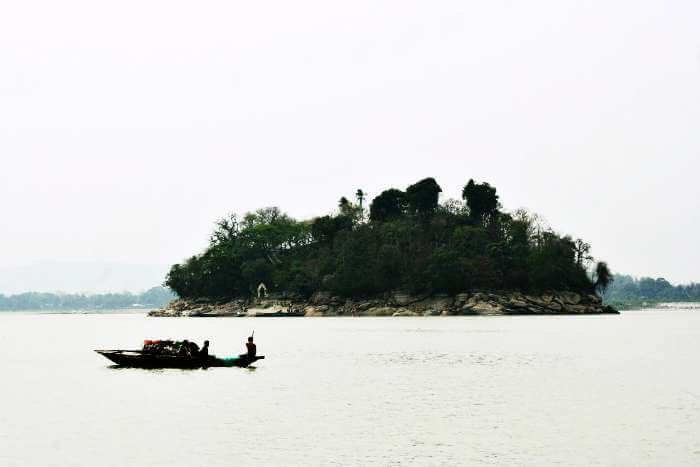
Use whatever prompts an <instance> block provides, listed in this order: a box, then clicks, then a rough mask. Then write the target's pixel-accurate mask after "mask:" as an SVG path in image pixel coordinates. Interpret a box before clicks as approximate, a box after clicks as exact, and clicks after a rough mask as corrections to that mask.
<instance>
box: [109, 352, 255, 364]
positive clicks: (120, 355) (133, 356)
mask: <svg viewBox="0 0 700 467" xmlns="http://www.w3.org/2000/svg"><path fill="white" fill-rule="evenodd" d="M95 352H97V353H98V354H100V355H102V356H103V357H105V358H107V359H108V360H111V361H112V362H114V363H116V364H117V365H119V366H124V367H134V368H209V367H243V368H245V367H247V366H248V365H250V364H251V363H253V362H256V361H258V360H262V359H263V358H265V356H264V355H257V356H255V357H252V358H251V357H248V356H247V355H239V356H237V357H217V356H216V355H209V356H208V357H207V358H197V357H194V358H193V357H183V356H180V355H167V354H156V353H152V352H144V351H143V350H95Z"/></svg>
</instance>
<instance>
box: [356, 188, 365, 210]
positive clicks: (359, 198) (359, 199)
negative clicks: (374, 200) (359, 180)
mask: <svg viewBox="0 0 700 467" xmlns="http://www.w3.org/2000/svg"><path fill="white" fill-rule="evenodd" d="M355 197H356V198H357V202H358V203H359V204H360V209H362V202H363V201H364V200H365V192H364V191H362V190H361V189H358V190H357V191H356V192H355Z"/></svg>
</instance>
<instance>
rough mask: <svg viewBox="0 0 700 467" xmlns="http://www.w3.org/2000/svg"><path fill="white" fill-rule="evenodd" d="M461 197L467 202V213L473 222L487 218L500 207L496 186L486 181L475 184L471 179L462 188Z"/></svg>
mask: <svg viewBox="0 0 700 467" xmlns="http://www.w3.org/2000/svg"><path fill="white" fill-rule="evenodd" d="M462 199H463V200H465V201H466V202H467V206H468V207H469V215H470V217H471V218H472V220H474V221H475V222H482V221H484V220H487V219H488V218H490V217H492V216H493V215H494V214H496V213H497V212H498V209H499V208H500V207H501V205H500V203H499V202H498V195H497V194H496V188H494V187H492V186H491V185H489V184H488V183H486V182H484V183H480V184H476V183H474V180H473V179H469V182H468V183H467V184H466V185H465V186H464V189H462Z"/></svg>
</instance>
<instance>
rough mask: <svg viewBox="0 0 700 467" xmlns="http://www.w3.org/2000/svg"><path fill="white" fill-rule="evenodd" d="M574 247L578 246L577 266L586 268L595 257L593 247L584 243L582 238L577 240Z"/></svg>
mask: <svg viewBox="0 0 700 467" xmlns="http://www.w3.org/2000/svg"><path fill="white" fill-rule="evenodd" d="M574 245H576V264H578V265H579V266H581V267H582V268H586V264H587V263H588V262H590V261H593V256H591V245H590V244H589V243H586V242H584V241H583V240H581V239H580V238H577V239H576V241H575V242H574Z"/></svg>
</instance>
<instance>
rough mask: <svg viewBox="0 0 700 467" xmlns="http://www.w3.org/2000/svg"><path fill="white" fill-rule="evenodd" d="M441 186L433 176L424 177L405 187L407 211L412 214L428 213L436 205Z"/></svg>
mask: <svg viewBox="0 0 700 467" xmlns="http://www.w3.org/2000/svg"><path fill="white" fill-rule="evenodd" d="M441 192H442V188H440V185H438V184H437V182H436V181H435V179H434V178H432V177H430V178H424V179H423V180H421V181H419V182H417V183H414V184H413V185H411V186H409V187H408V188H406V202H407V205H408V209H409V211H411V212H412V213H414V214H420V215H429V214H432V213H433V212H435V209H437V206H438V197H439V196H440V193H441Z"/></svg>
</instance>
